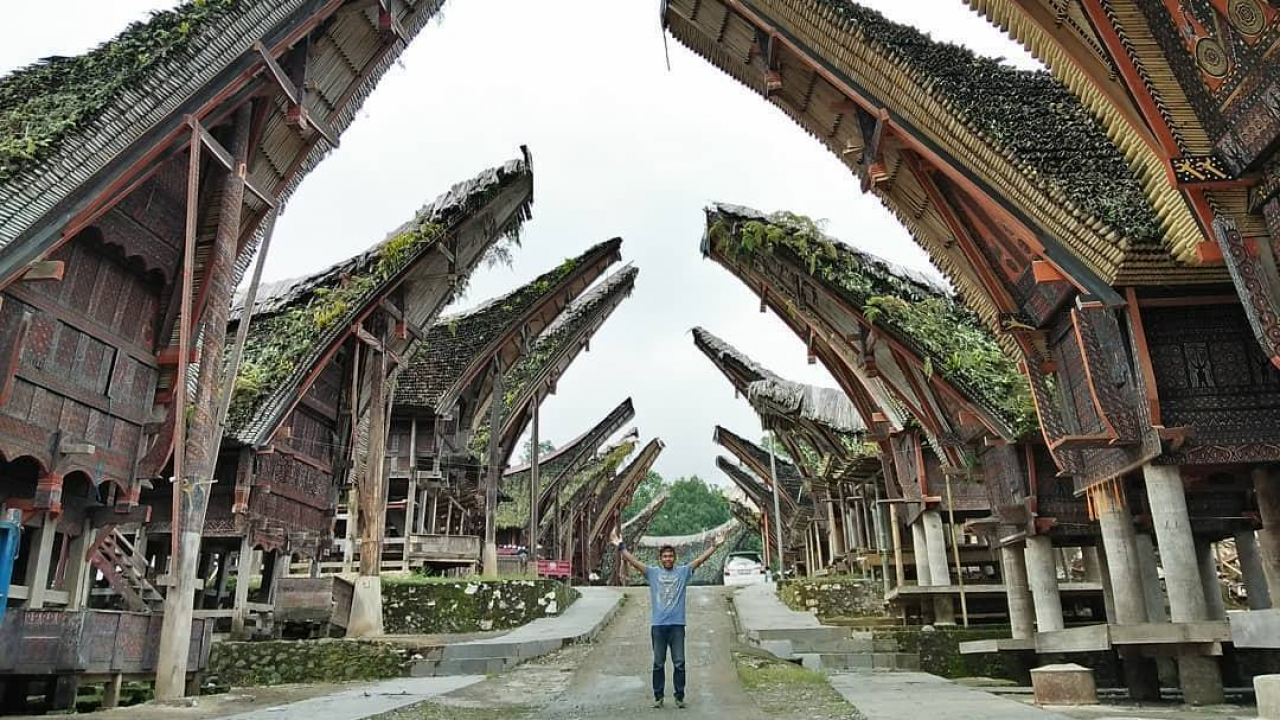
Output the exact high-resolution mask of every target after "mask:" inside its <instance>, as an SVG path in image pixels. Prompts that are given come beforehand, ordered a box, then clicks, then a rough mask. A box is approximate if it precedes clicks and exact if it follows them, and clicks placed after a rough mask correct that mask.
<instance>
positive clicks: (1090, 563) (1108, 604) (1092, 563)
mask: <svg viewBox="0 0 1280 720" xmlns="http://www.w3.org/2000/svg"><path fill="white" fill-rule="evenodd" d="M1081 552H1082V553H1083V560H1084V579H1085V581H1086V582H1096V583H1099V584H1101V585H1102V604H1103V607H1104V608H1105V611H1106V615H1107V622H1108V623H1114V622H1116V595H1115V591H1114V590H1113V586H1112V584H1111V568H1110V566H1109V565H1107V554H1106V553H1105V552H1103V551H1102V549H1101V548H1098V547H1087V548H1082V549H1081Z"/></svg>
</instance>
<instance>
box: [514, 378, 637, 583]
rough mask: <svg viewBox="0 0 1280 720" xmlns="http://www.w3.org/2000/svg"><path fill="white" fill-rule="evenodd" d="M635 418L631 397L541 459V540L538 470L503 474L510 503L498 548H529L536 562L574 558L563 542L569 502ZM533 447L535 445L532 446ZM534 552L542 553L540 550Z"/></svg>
mask: <svg viewBox="0 0 1280 720" xmlns="http://www.w3.org/2000/svg"><path fill="white" fill-rule="evenodd" d="M635 414H636V413H635V407H634V406H633V405H632V403H631V398H627V399H626V400H624V401H622V403H620V404H619V405H618V406H617V407H615V408H614V409H613V410H612V411H610V412H609V414H608V415H606V416H605V417H604V418H602V419H601V420H600V422H598V423H596V424H595V426H593V427H592V428H591V429H590V430H587V431H586V432H585V433H583V434H582V435H579V436H578V437H577V438H575V439H573V440H571V441H570V442H568V443H566V444H565V445H562V446H561V447H559V448H557V449H556V450H555V451H553V452H551V453H548V454H547V455H545V456H540V457H538V458H537V467H536V471H537V473H538V477H537V481H536V487H537V488H538V511H537V513H536V514H535V515H534V517H537V518H538V538H537V541H536V542H531V541H530V540H529V523H530V519H531V518H530V515H529V502H530V500H531V498H532V497H533V488H534V487H535V485H534V483H535V481H534V472H535V466H534V465H533V463H532V462H530V463H529V464H526V465H521V466H518V467H514V468H511V469H510V470H508V471H507V472H506V474H504V475H503V476H502V494H503V495H504V496H506V497H507V498H510V500H509V501H508V502H504V503H502V504H500V505H499V506H498V515H497V523H498V535H499V537H498V544H499V545H507V546H512V545H515V546H523V547H525V548H527V549H529V557H530V558H532V559H535V560H536V559H537V558H538V557H540V556H542V555H546V556H547V557H549V558H551V559H554V560H561V559H565V560H569V559H571V555H572V549H571V548H567V547H562V546H561V538H562V537H564V535H565V533H564V525H565V523H572V519H568V520H566V519H565V518H564V517H563V511H564V510H565V509H566V502H565V501H566V500H568V499H570V498H571V497H572V496H573V494H574V493H575V492H576V491H577V489H578V487H579V486H580V484H581V483H582V482H583V481H585V480H586V479H587V478H586V477H582V476H581V474H582V471H583V470H585V469H587V467H588V465H591V464H592V463H593V462H594V461H595V460H596V458H597V451H598V450H599V449H600V448H601V446H603V445H604V444H605V442H606V441H607V440H608V439H609V438H610V437H612V436H614V435H615V434H617V433H618V431H619V430H621V429H622V427H623V426H624V425H625V424H626V423H628V422H630V421H631V420H632V418H634V417H635ZM535 418H536V415H535ZM632 432H634V430H632ZM532 447H533V445H532V443H531V444H530V448H531V449H532ZM532 459H533V458H531V461H532ZM548 534H549V535H550V537H549V538H548ZM547 540H550V547H548V546H547ZM534 548H541V550H538V551H534Z"/></svg>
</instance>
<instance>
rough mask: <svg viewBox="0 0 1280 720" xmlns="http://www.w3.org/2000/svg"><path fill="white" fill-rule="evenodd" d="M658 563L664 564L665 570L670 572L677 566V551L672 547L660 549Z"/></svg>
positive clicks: (667, 546)
mask: <svg viewBox="0 0 1280 720" xmlns="http://www.w3.org/2000/svg"><path fill="white" fill-rule="evenodd" d="M658 562H660V563H662V567H663V569H665V570H670V569H671V568H673V567H675V566H676V549H675V548H674V547H673V546H671V545H663V546H662V547H660V548H658Z"/></svg>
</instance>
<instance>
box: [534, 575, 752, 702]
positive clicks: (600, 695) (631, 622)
mask: <svg viewBox="0 0 1280 720" xmlns="http://www.w3.org/2000/svg"><path fill="white" fill-rule="evenodd" d="M627 595H628V597H627V604H626V606H625V607H624V608H623V609H622V611H621V612H620V613H619V614H618V617H616V618H614V620H613V622H612V623H610V624H609V627H608V629H606V630H605V632H604V633H603V635H601V637H600V638H599V639H598V640H597V641H596V643H595V645H594V646H593V647H592V649H591V651H590V653H588V655H587V657H586V658H584V659H583V660H582V661H581V663H580V664H579V665H578V671H577V672H576V673H574V675H573V678H572V679H571V680H570V681H569V684H568V686H567V687H566V688H565V689H564V691H563V692H562V693H560V694H559V695H558V696H557V697H556V698H555V699H554V700H552V701H551V703H550V704H548V705H547V706H545V707H544V708H542V709H540V710H539V711H537V712H536V713H535V714H534V715H533V716H532V717H535V718H547V719H548V720H550V719H551V718H557V719H563V720H588V719H593V720H594V719H600V720H605V719H608V720H627V719H629V718H638V717H645V718H652V717H654V716H655V713H657V712H658V711H656V710H653V709H651V708H650V707H649V704H650V702H651V700H652V697H653V691H652V689H651V687H650V663H651V662H652V653H651V650H650V643H649V598H648V591H647V590H646V589H644V588H637V589H631V590H628V592H627ZM726 598H727V594H726V592H725V590H724V588H718V587H692V588H689V600H688V603H689V604H688V610H687V615H688V623H689V624H688V634H687V637H686V640H685V643H686V649H685V655H686V666H687V667H688V675H689V683H688V689H687V694H688V696H687V698H686V699H687V700H688V701H689V707H688V708H687V709H685V710H675V708H674V702H673V700H672V699H671V698H670V697H668V698H667V704H668V707H667V709H665V710H663V711H662V712H676V713H679V715H678V717H680V718H688V719H689V720H699V719H700V718H734V719H735V720H756V719H757V718H759V719H760V720H763V718H764V717H765V716H764V715H762V714H761V713H760V711H759V709H757V708H756V705H755V703H753V702H752V700H751V698H750V697H748V696H747V695H746V693H745V691H744V690H743V689H742V685H741V683H740V682H739V681H738V674H737V671H736V670H735V668H734V664H733V654H732V648H733V641H734V634H735V633H734V627H733V618H732V616H731V615H730V614H729V613H728V608H727V606H726V602H727V600H726ZM667 672H668V673H670V666H668V670H667ZM670 682H671V680H670V677H669V676H668V680H667V683H668V687H667V692H668V694H669V693H670V692H671V687H670Z"/></svg>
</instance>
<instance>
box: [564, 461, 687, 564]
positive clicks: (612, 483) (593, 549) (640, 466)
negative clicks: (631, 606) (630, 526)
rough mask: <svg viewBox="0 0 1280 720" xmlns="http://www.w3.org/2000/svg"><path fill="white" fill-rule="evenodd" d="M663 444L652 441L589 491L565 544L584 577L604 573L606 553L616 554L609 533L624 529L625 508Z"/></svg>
mask: <svg viewBox="0 0 1280 720" xmlns="http://www.w3.org/2000/svg"><path fill="white" fill-rule="evenodd" d="M632 447H634V443H633V444H632ZM664 447H665V446H664V445H663V443H662V440H660V439H659V438H654V439H652V440H650V441H649V442H648V443H646V444H645V446H644V448H642V449H641V450H640V452H639V453H637V454H636V456H635V458H633V459H632V460H631V462H630V463H628V464H627V466H626V467H625V468H623V470H622V471H621V472H619V473H618V474H617V475H612V474H610V475H607V476H606V477H605V478H604V479H603V480H602V481H600V482H597V483H595V487H594V489H593V490H589V491H588V493H587V495H588V497H587V498H586V499H585V500H584V501H583V502H582V505H581V507H582V511H581V512H580V513H579V514H578V517H577V521H578V525H577V526H576V527H574V528H573V529H572V530H570V532H572V533H573V536H572V537H571V538H570V539H569V541H568V542H567V543H566V547H572V548H575V550H576V552H577V555H576V558H575V561H576V562H581V566H580V567H581V568H582V570H581V574H582V575H583V576H585V577H588V578H589V577H590V576H591V573H595V572H598V573H599V574H600V575H601V576H602V577H603V576H604V575H603V573H604V570H603V563H604V558H605V556H606V555H612V554H616V553H615V551H613V550H612V548H611V547H610V546H609V535H610V533H611V532H612V531H613V530H614V529H618V528H621V526H622V511H623V510H625V509H626V507H627V506H628V505H630V504H631V499H632V497H634V496H635V492H636V488H637V487H639V486H640V482H641V481H642V480H644V479H645V477H646V476H647V475H648V474H649V470H650V469H651V468H652V467H653V463H654V462H656V461H657V459H658V456H659V455H661V454H662V449H663V448H664ZM616 572H617V570H616V566H615V570H614V574H613V575H612V576H611V577H612V578H613V580H614V582H615V583H616V582H617V581H618V580H620V578H618V577H617V574H616Z"/></svg>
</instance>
